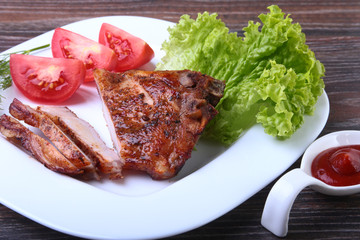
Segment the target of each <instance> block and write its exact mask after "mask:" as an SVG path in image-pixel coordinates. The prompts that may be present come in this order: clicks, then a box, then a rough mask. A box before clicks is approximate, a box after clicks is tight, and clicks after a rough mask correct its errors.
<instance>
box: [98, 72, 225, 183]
mask: <svg viewBox="0 0 360 240" xmlns="http://www.w3.org/2000/svg"><path fill="white" fill-rule="evenodd" d="M94 76H95V81H96V84H97V87H98V90H99V93H100V96H101V98H102V101H103V104H104V115H105V118H106V119H107V121H108V126H109V129H110V133H111V135H112V139H113V142H114V146H115V148H116V149H117V151H118V152H119V154H120V157H121V158H123V159H124V160H125V166H124V168H126V169H135V170H140V171H145V172H147V173H148V174H149V175H150V176H151V177H152V178H154V179H168V178H171V177H173V176H175V175H176V174H177V173H178V171H179V170H180V169H181V168H182V166H183V165H184V163H185V161H186V160H187V159H189V158H190V156H191V152H192V150H193V148H194V146H195V144H196V142H197V140H198V138H199V136H200V134H201V133H202V132H203V130H204V128H205V126H206V124H207V123H208V122H209V121H210V120H211V119H212V118H213V117H214V116H215V115H216V114H217V111H216V109H215V108H214V106H215V105H216V104H217V103H218V101H219V100H220V98H221V97H222V95H223V91H224V87H225V84H224V82H222V81H219V80H216V79H213V78H211V77H209V76H206V75H203V74H201V73H199V72H193V71H188V70H184V71H140V70H133V71H127V72H124V73H111V72H107V71H105V70H99V69H97V70H95V72H94Z"/></svg>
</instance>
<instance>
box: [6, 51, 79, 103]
mask: <svg viewBox="0 0 360 240" xmlns="http://www.w3.org/2000/svg"><path fill="white" fill-rule="evenodd" d="M10 74H11V77H12V79H13V82H14V83H15V85H16V87H17V88H18V89H19V90H20V91H21V92H22V93H23V94H24V95H25V96H26V97H27V98H29V99H31V100H34V101H37V102H42V103H59V102H62V101H64V100H66V99H68V98H70V97H71V96H72V95H73V94H74V93H75V91H76V90H77V89H78V88H79V87H80V85H81V84H82V83H83V81H84V78H85V67H84V64H83V62H81V61H80V60H77V59H63V58H47V57H38V56H33V55H22V54H12V55H10Z"/></svg>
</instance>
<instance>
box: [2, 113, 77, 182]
mask: <svg viewBox="0 0 360 240" xmlns="http://www.w3.org/2000/svg"><path fill="white" fill-rule="evenodd" d="M0 132H1V133H2V134H3V135H4V136H5V137H6V138H7V139H8V140H9V141H11V142H12V143H14V144H15V145H17V146H20V147H23V148H24V149H26V150H27V151H29V152H30V153H31V154H32V155H33V156H34V157H35V158H36V159H37V160H38V161H39V162H41V163H42V164H44V165H45V166H46V167H47V168H49V169H51V170H53V171H55V172H59V173H64V174H67V175H72V176H77V175H80V174H83V172H84V171H83V170H81V169H79V168H78V167H77V166H75V165H74V164H73V163H72V162H70V161H69V160H68V159H66V158H65V157H64V156H63V155H62V154H61V153H60V152H59V151H58V150H57V149H56V148H55V147H54V146H53V145H51V144H50V143H49V142H48V141H46V140H45V139H43V138H42V137H40V136H38V135H36V134H35V133H33V132H31V131H30V130H29V129H27V128H26V127H25V126H23V125H22V124H21V123H20V122H18V121H17V120H16V119H14V118H12V117H10V116H8V115H5V114H4V115H2V116H1V117H0Z"/></svg>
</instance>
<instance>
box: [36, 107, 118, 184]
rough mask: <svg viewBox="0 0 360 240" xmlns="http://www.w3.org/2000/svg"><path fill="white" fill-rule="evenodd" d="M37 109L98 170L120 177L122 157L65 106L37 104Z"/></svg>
mask: <svg viewBox="0 0 360 240" xmlns="http://www.w3.org/2000/svg"><path fill="white" fill-rule="evenodd" d="M37 110H38V111H40V112H42V113H44V114H45V115H46V116H48V117H49V118H50V119H51V120H52V121H53V122H54V123H55V124H56V125H57V126H58V127H60V129H61V130H62V131H63V132H65V133H66V135H68V136H69V137H70V138H71V139H72V140H73V141H74V143H75V144H76V145H77V146H78V147H79V148H80V149H81V150H82V151H83V152H84V153H85V154H86V155H87V156H88V157H89V158H90V159H92V160H93V161H94V162H95V163H96V166H97V168H98V169H99V170H100V172H102V173H104V174H107V175H109V178H110V179H118V178H121V177H122V174H121V169H122V166H123V165H124V162H123V161H122V159H120V158H119V156H118V155H117V154H116V152H115V151H114V150H113V149H110V148H108V147H107V146H106V144H105V143H104V141H103V140H102V139H101V138H100V136H99V134H98V133H97V132H96V131H95V129H94V128H93V127H92V126H91V125H90V124H89V123H88V122H86V121H85V120H83V119H80V118H79V117H78V116H77V115H76V114H75V113H74V112H72V111H71V110H70V109H69V108H67V107H50V106H39V107H38V108H37Z"/></svg>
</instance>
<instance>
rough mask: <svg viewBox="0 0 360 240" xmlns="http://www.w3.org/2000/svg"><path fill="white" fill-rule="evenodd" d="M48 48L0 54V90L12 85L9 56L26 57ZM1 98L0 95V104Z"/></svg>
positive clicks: (41, 47) (43, 46)
mask: <svg viewBox="0 0 360 240" xmlns="http://www.w3.org/2000/svg"><path fill="white" fill-rule="evenodd" d="M49 46H50V44H46V45H42V46H40V47H35V48H31V49H29V50H22V51H17V52H13V53H5V54H0V89H1V90H5V89H7V88H8V87H10V86H11V84H12V78H11V75H10V65H9V63H10V55H11V54H15V53H17V54H26V55H28V54H30V53H31V52H34V51H37V50H41V49H44V48H47V47H49ZM1 98H2V96H1V95H0V103H1Z"/></svg>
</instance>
